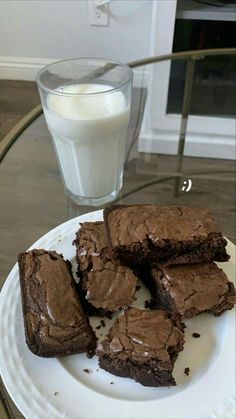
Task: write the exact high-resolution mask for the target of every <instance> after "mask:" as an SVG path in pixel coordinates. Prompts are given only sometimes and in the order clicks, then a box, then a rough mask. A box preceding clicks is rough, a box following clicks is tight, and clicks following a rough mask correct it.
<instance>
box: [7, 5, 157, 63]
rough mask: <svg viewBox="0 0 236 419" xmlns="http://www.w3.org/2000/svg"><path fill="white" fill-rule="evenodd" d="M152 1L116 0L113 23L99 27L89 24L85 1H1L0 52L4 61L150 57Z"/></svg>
mask: <svg viewBox="0 0 236 419" xmlns="http://www.w3.org/2000/svg"><path fill="white" fill-rule="evenodd" d="M152 3H153V2H152V0H112V1H111V3H110V25H109V26H108V27H101V26H100V27H99V26H90V25H89V21H88V1H87V0H74V1H70V0H66V1H58V0H51V1H49V0H46V1H45V0H40V1H38V0H28V1H23V0H20V1H12V0H11V1H9V0H8V1H5V0H1V1H0V56H1V58H2V61H4V60H5V61H7V57H18V59H19V61H21V60H20V57H22V58H23V59H27V58H28V59H29V61H30V60H31V59H32V58H47V59H57V58H66V57H72V56H98V57H107V58H113V59H118V60H121V61H124V62H127V61H131V60H134V59H137V58H142V57H145V56H148V55H150V36H151V19H152ZM23 61H24V60H23ZM31 61H32V60H31Z"/></svg>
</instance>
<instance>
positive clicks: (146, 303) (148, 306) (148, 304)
mask: <svg viewBox="0 0 236 419" xmlns="http://www.w3.org/2000/svg"><path fill="white" fill-rule="evenodd" d="M150 306H151V301H149V300H146V301H144V307H145V308H150Z"/></svg>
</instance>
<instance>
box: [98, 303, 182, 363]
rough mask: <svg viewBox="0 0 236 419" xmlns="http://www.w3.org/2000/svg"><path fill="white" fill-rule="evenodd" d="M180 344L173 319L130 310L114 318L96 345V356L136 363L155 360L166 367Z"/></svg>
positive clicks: (159, 313) (160, 312)
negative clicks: (104, 335) (104, 336)
mask: <svg viewBox="0 0 236 419" xmlns="http://www.w3.org/2000/svg"><path fill="white" fill-rule="evenodd" d="M183 344H184V333H183V328H182V324H181V323H180V322H179V320H178V318H177V317H176V318H175V317H174V316H171V315H170V314H169V313H167V312H165V311H163V310H152V311H150V310H141V309H138V308H130V309H128V310H126V311H125V312H124V313H123V314H122V315H121V316H119V317H118V318H117V319H116V321H115V322H114V324H113V326H112V328H111V330H110V332H109V334H108V336H107V338H106V339H105V340H104V341H103V342H101V343H100V344H99V345H98V348H97V353H98V356H101V355H102V354H104V355H109V356H110V357H114V358H116V359H117V358H119V359H120V360H125V359H128V358H132V359H133V360H136V361H138V362H147V361H148V360H149V359H153V358H155V359H158V360H159V361H160V362H165V363H167V364H165V366H166V367H167V365H169V366H170V364H172V362H173V361H174V360H175V358H176V355H177V353H178V352H179V351H181V350H182V349H183ZM163 367H164V365H163Z"/></svg>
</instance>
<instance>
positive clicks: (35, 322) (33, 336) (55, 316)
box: [18, 249, 96, 357]
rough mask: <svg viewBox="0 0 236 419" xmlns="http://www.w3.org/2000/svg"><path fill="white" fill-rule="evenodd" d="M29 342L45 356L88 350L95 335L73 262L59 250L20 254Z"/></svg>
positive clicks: (22, 293) (93, 348) (41, 250)
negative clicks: (76, 282) (77, 284)
mask: <svg viewBox="0 0 236 419" xmlns="http://www.w3.org/2000/svg"><path fill="white" fill-rule="evenodd" d="M18 263H19V271H20V285H21V295H22V306H23V315H24V324H25V335H26V342H27V345H28V347H29V349H30V350H31V351H32V352H33V353H34V354H36V355H39V356H44V357H52V356H61V355H68V354H72V353H77V352H87V353H88V355H92V351H94V350H95V347H96V337H95V334H94V332H93V331H92V328H91V326H90V324H89V321H88V319H87V317H86V315H85V314H84V312H83V309H82V307H81V303H80V300H79V297H78V294H77V292H76V290H75V287H74V279H73V277H72V273H71V264H70V262H69V261H65V260H64V259H63V257H62V256H61V255H58V254H57V253H56V252H52V251H46V250H43V249H37V250H36V249H35V250H31V251H29V252H26V253H21V254H20V255H19V258H18Z"/></svg>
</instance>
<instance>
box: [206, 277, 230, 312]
mask: <svg viewBox="0 0 236 419" xmlns="http://www.w3.org/2000/svg"><path fill="white" fill-rule="evenodd" d="M223 297H224V298H223V301H221V302H220V303H219V304H218V305H216V306H214V307H212V308H211V309H210V310H208V313H212V314H214V315H215V316H216V317H219V316H221V315H222V314H223V313H224V312H225V311H227V310H232V308H233V307H234V305H235V303H236V290H235V287H234V284H233V282H229V284H228V292H227V293H226V294H225V295H224V296H223Z"/></svg>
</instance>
